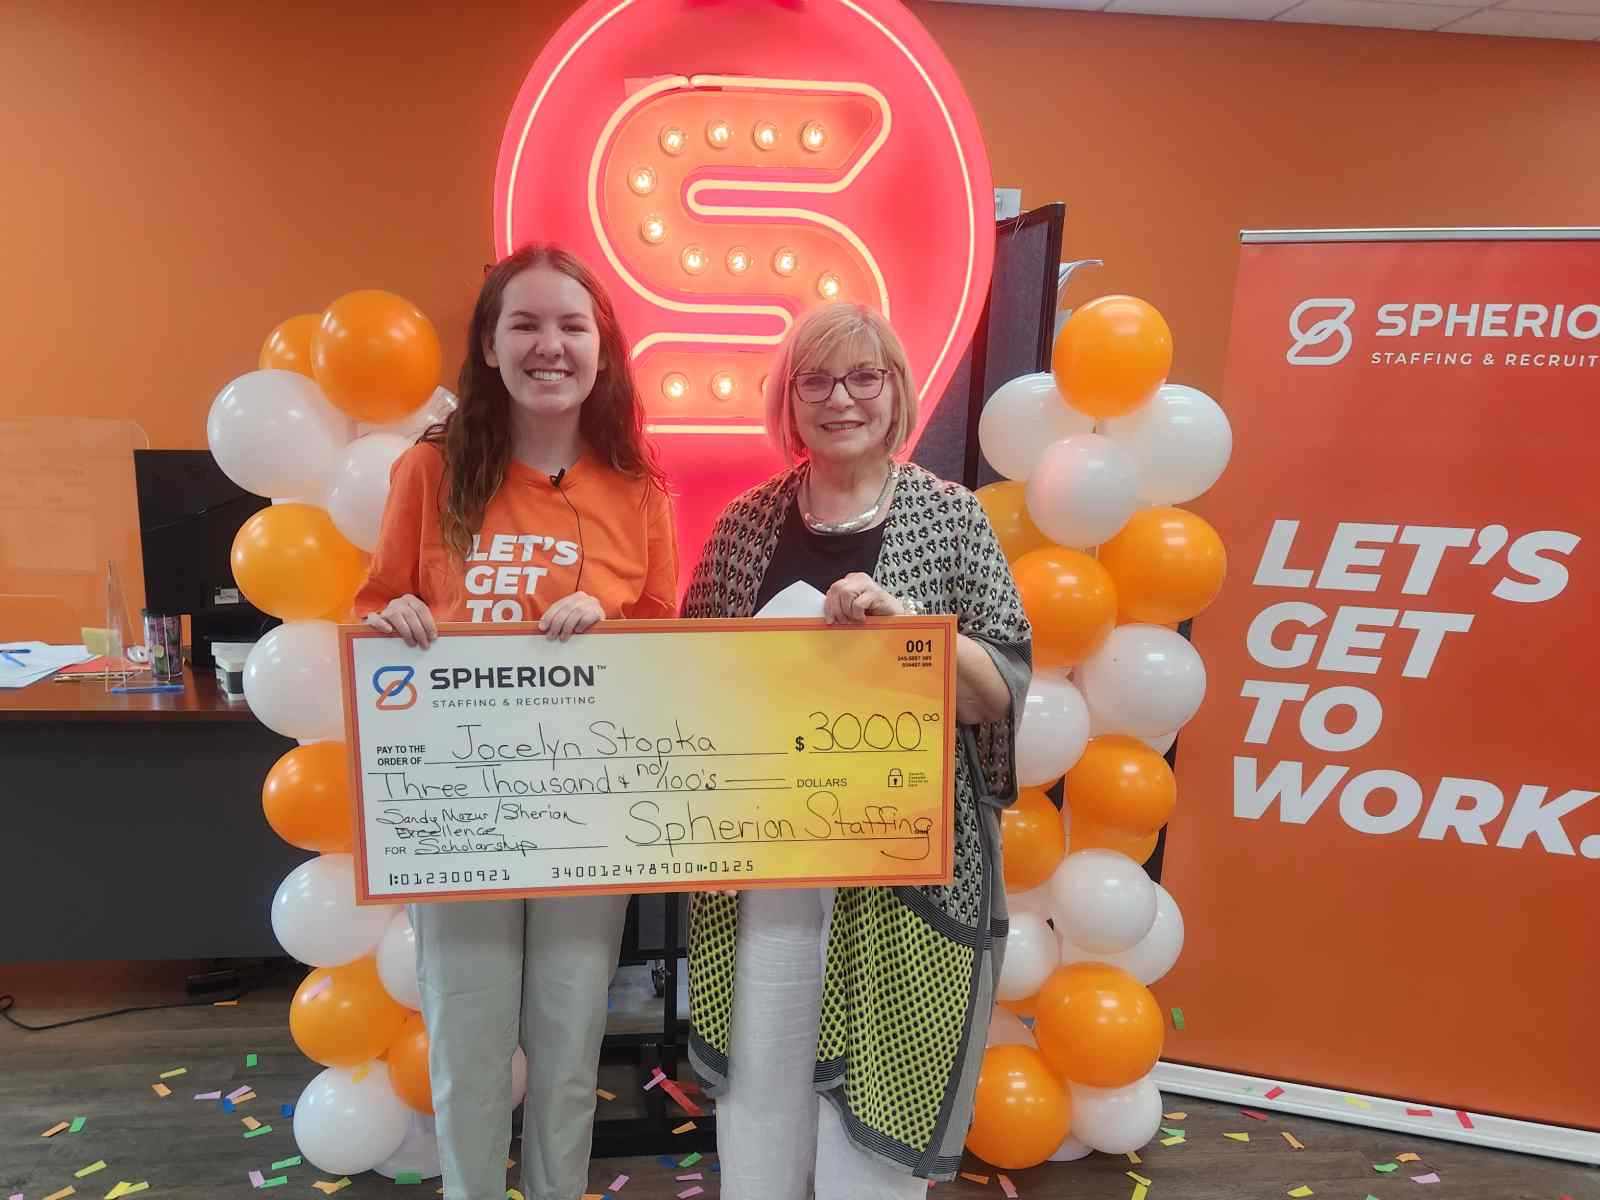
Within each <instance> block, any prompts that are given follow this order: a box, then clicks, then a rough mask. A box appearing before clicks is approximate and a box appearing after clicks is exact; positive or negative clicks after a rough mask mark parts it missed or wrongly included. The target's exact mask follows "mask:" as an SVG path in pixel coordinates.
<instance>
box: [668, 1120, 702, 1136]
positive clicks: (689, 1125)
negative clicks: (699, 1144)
mask: <svg viewBox="0 0 1600 1200" xmlns="http://www.w3.org/2000/svg"><path fill="white" fill-rule="evenodd" d="M698 1128H699V1126H698V1125H696V1124H695V1123H694V1122H693V1121H685V1122H684V1123H683V1124H682V1125H679V1126H678V1127H677V1128H676V1129H674V1130H673V1131H672V1132H673V1133H691V1132H693V1131H694V1130H696V1129H698Z"/></svg>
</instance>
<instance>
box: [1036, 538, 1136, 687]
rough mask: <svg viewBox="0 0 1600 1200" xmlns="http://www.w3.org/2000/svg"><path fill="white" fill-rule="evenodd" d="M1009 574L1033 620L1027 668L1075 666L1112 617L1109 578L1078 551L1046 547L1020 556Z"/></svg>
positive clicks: (1095, 645)
mask: <svg viewBox="0 0 1600 1200" xmlns="http://www.w3.org/2000/svg"><path fill="white" fill-rule="evenodd" d="M1011 574H1012V576H1013V578H1015V579H1016V582H1017V592H1018V593H1019V594H1020V595H1021V597H1022V607H1023V610H1024V611H1025V612H1026V613H1027V614H1028V620H1029V621H1030V622H1031V623H1032V624H1033V669H1034V670H1035V671H1050V670H1058V669H1064V668H1066V667H1075V666H1077V665H1078V664H1079V663H1081V662H1082V661H1083V660H1084V659H1086V658H1088V657H1089V655H1091V654H1093V653H1094V652H1095V651H1096V650H1098V649H1099V648H1100V644H1101V643H1102V642H1104V641H1105V640H1106V638H1107V637H1109V636H1110V634H1111V630H1112V628H1113V627H1114V626H1115V625H1116V621H1117V589H1116V585H1115V584H1113V583H1112V582H1111V576H1110V575H1108V574H1106V570H1105V568H1104V567H1102V566H1101V565H1100V564H1099V563H1097V562H1095V560H1094V559H1092V558H1090V557H1089V556H1088V555H1087V554H1085V553H1083V552H1082V551H1081V550H1068V549H1066V548H1065V547H1063V546H1048V547H1046V548H1045V549H1043V550H1034V551H1032V552H1031V553H1029V554H1024V555H1023V556H1022V557H1021V558H1019V559H1017V561H1016V562H1015V563H1013V564H1012V567H1011Z"/></svg>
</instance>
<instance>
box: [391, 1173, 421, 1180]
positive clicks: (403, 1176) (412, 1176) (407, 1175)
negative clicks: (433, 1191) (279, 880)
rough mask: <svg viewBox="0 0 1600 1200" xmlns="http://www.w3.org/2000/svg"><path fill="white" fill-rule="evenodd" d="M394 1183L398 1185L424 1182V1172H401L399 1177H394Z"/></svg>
mask: <svg viewBox="0 0 1600 1200" xmlns="http://www.w3.org/2000/svg"><path fill="white" fill-rule="evenodd" d="M394 1181H395V1182H396V1183H421V1182H422V1172H420V1171H401V1172H400V1173H399V1174H398V1175H396V1176H395V1177H394Z"/></svg>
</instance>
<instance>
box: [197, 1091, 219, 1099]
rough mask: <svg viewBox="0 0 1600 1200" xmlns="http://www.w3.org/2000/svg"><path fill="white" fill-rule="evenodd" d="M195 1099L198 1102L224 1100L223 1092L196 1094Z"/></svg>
mask: <svg viewBox="0 0 1600 1200" xmlns="http://www.w3.org/2000/svg"><path fill="white" fill-rule="evenodd" d="M194 1098H195V1099H196V1100H221V1099H222V1093H221V1092H196V1093H195V1094H194Z"/></svg>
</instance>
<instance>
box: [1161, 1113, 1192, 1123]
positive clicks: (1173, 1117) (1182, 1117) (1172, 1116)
mask: <svg viewBox="0 0 1600 1200" xmlns="http://www.w3.org/2000/svg"><path fill="white" fill-rule="evenodd" d="M1161 1119H1162V1120H1163V1121H1187V1120H1188V1119H1189V1114H1188V1113H1186V1112H1175V1113H1162V1114H1161Z"/></svg>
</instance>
